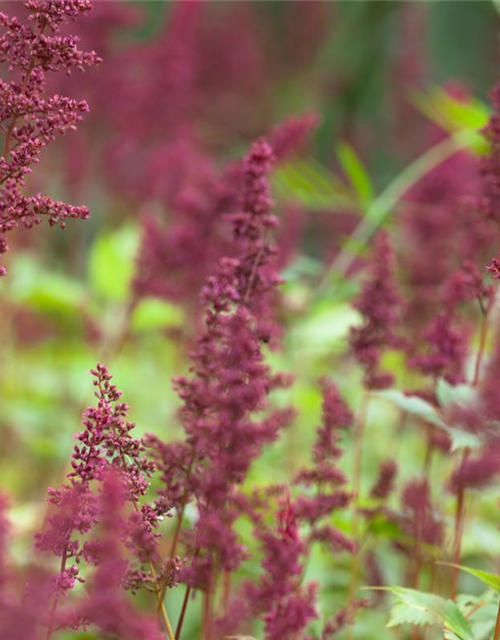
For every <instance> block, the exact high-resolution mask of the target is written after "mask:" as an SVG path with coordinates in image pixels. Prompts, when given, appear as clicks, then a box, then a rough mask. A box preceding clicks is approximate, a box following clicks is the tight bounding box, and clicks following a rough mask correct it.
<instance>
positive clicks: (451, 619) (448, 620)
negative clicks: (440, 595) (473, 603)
mask: <svg viewBox="0 0 500 640" xmlns="http://www.w3.org/2000/svg"><path fill="white" fill-rule="evenodd" d="M444 623H445V626H446V627H447V628H448V629H450V631H452V632H453V633H454V634H456V635H457V636H458V637H459V638H461V639H462V640H474V638H473V636H472V631H471V628H470V626H469V623H468V622H467V619H466V618H465V616H464V614H463V613H462V612H461V611H460V609H459V608H458V607H457V605H456V604H455V603H454V602H453V600H447V602H446V607H445V612H444Z"/></svg>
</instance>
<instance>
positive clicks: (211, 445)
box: [148, 140, 292, 636]
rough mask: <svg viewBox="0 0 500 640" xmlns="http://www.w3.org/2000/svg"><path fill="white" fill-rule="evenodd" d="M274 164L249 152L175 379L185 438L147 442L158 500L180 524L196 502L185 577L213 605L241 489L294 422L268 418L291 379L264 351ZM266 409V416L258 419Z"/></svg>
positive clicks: (259, 149)
mask: <svg viewBox="0 0 500 640" xmlns="http://www.w3.org/2000/svg"><path fill="white" fill-rule="evenodd" d="M272 157H273V156H272V151H271V148H270V146H269V145H268V144H267V142H266V141H265V140H259V141H257V142H256V143H254V144H253V145H252V148H251V150H250V153H249V154H248V156H247V157H246V159H245V162H244V179H243V191H242V195H241V200H240V207H241V208H240V211H239V212H238V213H234V214H231V215H229V216H228V219H229V221H230V222H231V225H232V229H233V242H234V257H231V258H222V259H220V261H219V264H218V267H217V269H216V272H215V274H214V275H212V276H210V277H209V278H208V280H207V282H206V285H205V286H204V287H203V290H202V302H203V304H204V307H205V323H204V327H203V328H202V330H201V332H200V335H199V337H198V338H197V340H196V342H195V345H194V348H193V350H192V351H191V354H190V359H191V375H190V376H189V377H182V378H177V379H176V380H175V388H176V390H177V392H178V394H179V396H180V398H181V399H182V402H183V404H182V407H181V410H180V417H181V420H182V424H183V427H184V430H185V432H186V440H185V442H184V443H182V442H181V443H170V444H164V443H162V442H161V441H160V440H159V439H158V438H156V437H153V436H150V437H149V438H148V444H149V446H150V447H152V450H153V455H154V457H155V460H156V461H157V464H158V467H159V469H160V472H161V474H162V479H163V481H164V482H165V488H164V490H162V491H161V498H160V499H161V500H163V501H164V502H165V504H169V505H172V506H175V507H176V508H177V511H178V523H181V522H182V518H183V514H184V509H185V506H186V504H187V502H189V501H191V500H192V499H194V500H195V503H196V506H197V511H198V517H197V521H196V523H195V527H194V530H193V532H192V535H191V537H190V538H188V539H187V540H186V541H187V542H188V543H189V544H188V548H189V550H190V554H191V558H190V562H189V564H188V565H187V566H186V567H185V568H184V570H183V571H182V574H181V575H182V579H183V581H185V582H186V583H187V584H188V585H189V586H190V587H192V588H197V589H201V590H203V591H205V594H206V599H207V601H209V599H210V597H211V594H212V592H213V590H214V588H215V586H216V584H215V581H216V579H217V577H218V572H222V573H226V574H230V573H231V572H233V571H235V570H236V569H237V568H238V566H239V565H240V563H241V561H242V559H243V558H244V556H245V550H244V547H243V546H242V544H241V542H240V541H239V538H238V536H237V535H236V533H235V532H234V530H233V524H234V521H235V520H236V518H237V517H238V515H239V508H238V505H237V502H238V501H237V499H236V498H237V491H236V490H237V487H238V486H239V485H241V484H242V483H243V481H244V480H245V478H246V476H247V473H248V470H249V469H250V466H251V464H252V462H253V460H255V459H256V458H257V457H258V456H259V455H260V452H261V450H262V447H263V446H264V445H265V444H269V443H271V442H273V441H274V440H276V439H277V437H278V435H279V433H280V431H281V429H283V428H284V427H285V426H286V425H287V424H288V423H289V422H290V420H291V418H292V412H291V411H290V410H289V409H283V410H271V411H269V405H268V395H269V393H270V392H271V391H272V390H273V389H276V388H279V387H281V386H283V385H286V384H288V379H287V377H286V376H283V375H275V374H272V373H271V371H270V369H269V367H268V366H267V365H266V364H265V362H264V354H263V351H262V348H263V345H264V344H266V343H267V342H269V340H270V339H271V337H272V335H273V334H274V333H275V328H274V325H273V318H272V315H273V314H272V308H273V305H274V299H275V296H276V286H277V285H278V283H279V278H278V276H277V274H276V271H275V267H274V264H273V261H274V255H275V248H274V247H273V245H272V244H271V241H270V232H271V231H272V229H273V228H274V227H275V226H276V224H277V220H276V218H275V217H274V216H273V215H272V214H271V204H272V202H271V198H270V193H269V186H268V174H269V171H270V168H271V162H272ZM263 410H267V411H266V414H265V415H264V417H262V418H259V419H256V418H254V417H253V416H254V414H255V413H257V412H261V411H263ZM172 461H175V464H172ZM175 544H176V539H175V538H174V544H173V547H174V548H175ZM207 606H208V605H207ZM210 624H211V623H210V622H209V621H208V622H207V623H206V627H208V629H207V628H206V630H205V631H206V633H207V635H208V636H210V633H211V632H210Z"/></svg>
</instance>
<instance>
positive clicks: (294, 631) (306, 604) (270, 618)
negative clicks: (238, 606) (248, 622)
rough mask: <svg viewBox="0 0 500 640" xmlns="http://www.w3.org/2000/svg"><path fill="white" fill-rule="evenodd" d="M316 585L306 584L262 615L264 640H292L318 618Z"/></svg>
mask: <svg viewBox="0 0 500 640" xmlns="http://www.w3.org/2000/svg"><path fill="white" fill-rule="evenodd" d="M316 592H317V585H315V584H312V583H310V584H308V585H307V587H303V588H299V589H297V590H296V591H295V592H293V593H291V594H290V595H288V596H287V597H286V598H283V599H282V601H281V602H279V603H278V604H277V605H275V606H274V607H273V608H272V609H271V611H269V613H268V614H266V616H265V617H264V622H265V640H293V639H294V638H296V637H297V636H298V635H299V634H301V633H303V632H304V631H305V630H306V629H307V627H308V625H309V623H310V622H312V620H314V619H316V618H318V617H319V616H318V612H317V610H316V606H315V600H316Z"/></svg>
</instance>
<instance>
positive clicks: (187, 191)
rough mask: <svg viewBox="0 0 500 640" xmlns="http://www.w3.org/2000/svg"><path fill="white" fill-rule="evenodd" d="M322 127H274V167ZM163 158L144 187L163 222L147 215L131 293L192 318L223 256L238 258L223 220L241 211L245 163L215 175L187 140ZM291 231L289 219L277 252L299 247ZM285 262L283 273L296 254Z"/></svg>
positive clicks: (301, 119)
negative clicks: (179, 306)
mask: <svg viewBox="0 0 500 640" xmlns="http://www.w3.org/2000/svg"><path fill="white" fill-rule="evenodd" d="M317 122H318V118H317V116H316V115H315V114H305V115H302V116H295V117H291V118H288V119H287V120H285V121H284V122H283V123H282V124H280V125H278V126H277V127H275V128H274V129H273V130H272V131H271V133H270V136H269V137H270V141H271V147H272V148H273V155H274V158H275V162H277V163H279V162H283V161H285V160H286V159H287V158H289V157H290V156H293V155H295V154H296V153H298V152H299V151H300V149H301V148H302V147H303V146H304V145H305V143H306V141H307V140H308V138H309V137H310V133H311V131H312V130H313V129H314V128H315V127H316V126H317ZM274 144H276V145H277V148H278V152H276V151H275V148H274ZM158 154H159V155H158V156H157V159H158V162H157V164H155V163H152V164H151V167H150V169H151V170H150V171H149V172H148V176H147V178H146V179H145V180H143V181H142V183H141V184H142V188H143V190H144V196H145V198H146V200H154V199H155V198H157V199H159V200H160V201H161V205H162V208H164V209H165V213H164V215H163V218H166V219H162V218H160V217H159V216H158V215H154V214H153V213H152V211H150V210H149V208H148V207H146V208H145V209H144V214H143V216H142V239H141V246H140V250H139V252H138V256H137V265H136V266H137V268H136V274H135V278H134V283H133V286H134V293H135V296H136V297H137V298H140V297H143V296H147V295H153V296H157V297H162V298H166V299H169V300H174V301H176V302H182V303H183V304H184V305H186V306H188V307H189V313H190V314H193V312H194V311H195V310H196V308H198V306H199V305H198V300H197V295H198V292H199V290H200V289H201V288H202V286H203V284H204V282H205V281H206V279H207V277H208V276H209V275H210V274H212V273H213V272H214V270H215V269H216V267H217V263H218V261H219V259H220V257H221V256H226V257H232V256H236V257H237V253H238V247H237V246H236V247H235V246H234V243H233V242H232V239H231V236H230V234H229V233H228V228H227V221H226V219H227V216H228V215H231V214H235V213H237V212H238V209H239V206H240V194H241V193H242V190H243V189H244V181H245V171H246V169H245V164H244V162H243V161H240V160H238V161H235V162H231V163H229V164H228V165H227V166H226V167H224V168H223V169H222V170H220V169H218V168H217V167H216V166H215V163H214V161H213V159H212V157H210V156H209V155H208V154H207V153H206V152H205V151H204V150H203V148H202V145H201V143H200V142H199V141H198V140H196V139H194V138H193V136H192V135H186V134H185V133H183V134H182V136H180V137H179V138H175V137H174V139H171V140H169V142H168V146H166V147H164V148H162V149H159V150H158ZM148 185H149V187H148ZM167 221H168V224H167ZM293 227H294V218H293V216H292V215H286V216H284V225H283V235H284V236H285V237H284V238H281V237H280V238H279V239H278V240H279V244H280V247H281V245H282V244H283V243H284V242H285V243H288V245H293V244H294V243H296V242H297V234H296V233H294V229H293ZM287 231H289V232H291V233H288V234H287ZM193 255H196V256H197V259H196V260H193V259H192V256H193ZM280 255H281V262H280V266H283V264H284V262H285V261H286V259H287V257H290V255H292V253H291V248H290V249H289V250H288V251H287V252H281V253H280Z"/></svg>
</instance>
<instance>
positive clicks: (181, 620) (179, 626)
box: [175, 586, 191, 640]
mask: <svg viewBox="0 0 500 640" xmlns="http://www.w3.org/2000/svg"><path fill="white" fill-rule="evenodd" d="M190 595H191V587H190V586H188V587H186V591H185V593H184V600H183V601H182V609H181V615H180V616H179V622H178V623H177V629H176V630H175V640H179V638H180V637H181V631H182V625H183V624H184V618H185V616H186V609H187V606H188V602H189V596H190Z"/></svg>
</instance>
